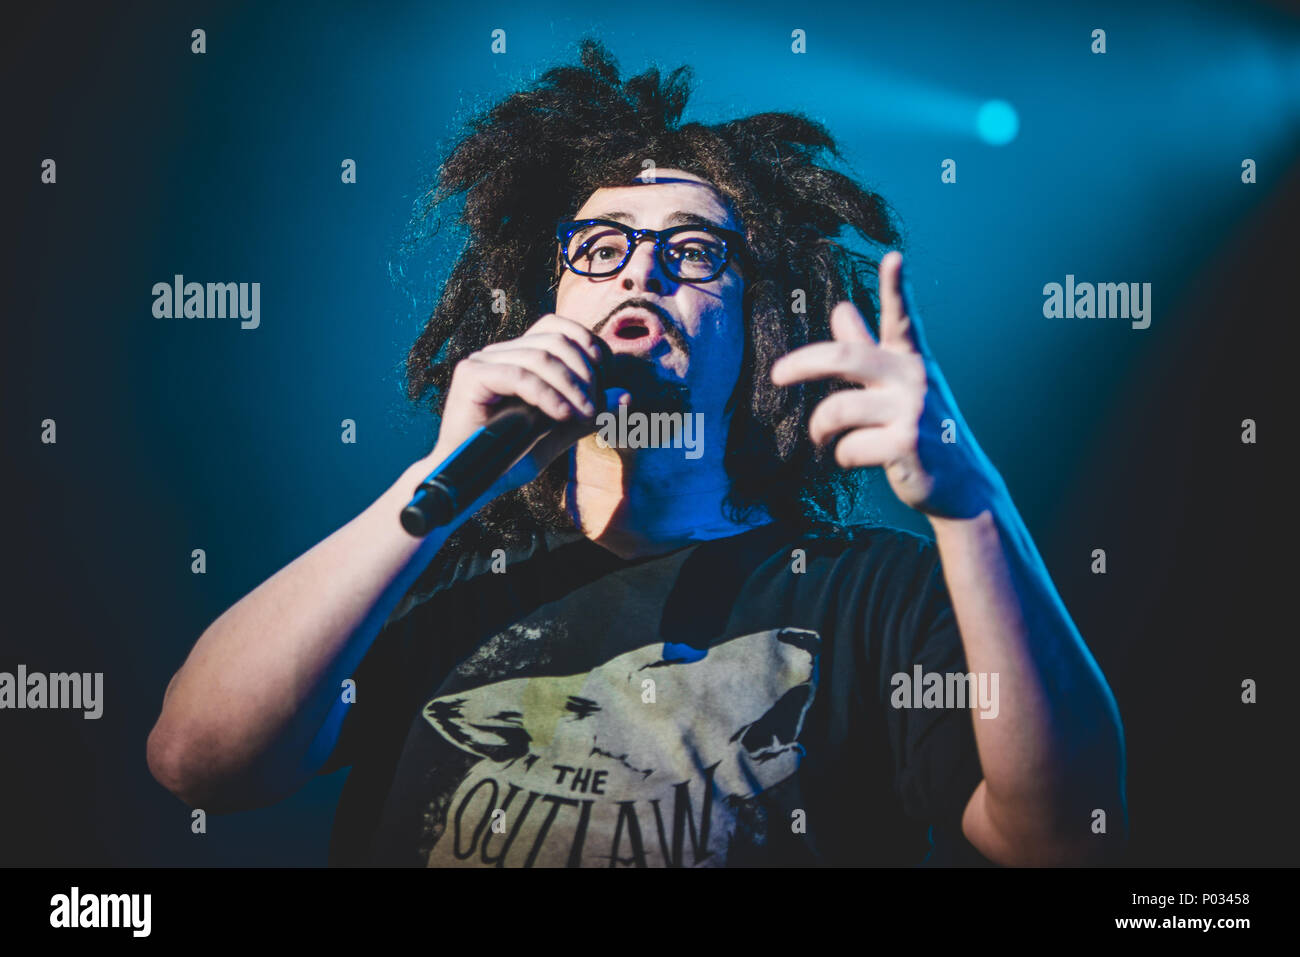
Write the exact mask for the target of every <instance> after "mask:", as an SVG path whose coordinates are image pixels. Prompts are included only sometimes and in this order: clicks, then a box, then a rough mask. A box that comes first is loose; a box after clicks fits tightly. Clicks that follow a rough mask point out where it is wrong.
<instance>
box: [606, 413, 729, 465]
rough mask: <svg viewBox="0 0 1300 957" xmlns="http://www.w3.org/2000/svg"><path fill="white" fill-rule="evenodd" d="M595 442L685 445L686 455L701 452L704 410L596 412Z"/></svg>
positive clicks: (624, 446)
mask: <svg viewBox="0 0 1300 957" xmlns="http://www.w3.org/2000/svg"><path fill="white" fill-rule="evenodd" d="M596 444H598V445H599V446H600V447H601V448H603V449H608V448H618V449H660V448H665V449H666V448H673V449H685V454H686V457H687V458H688V459H698V458H699V457H700V456H701V455H703V454H704V413H703V412H629V411H628V410H627V406H626V405H619V407H618V413H617V415H616V414H615V413H613V412H602V413H600V415H598V416H596Z"/></svg>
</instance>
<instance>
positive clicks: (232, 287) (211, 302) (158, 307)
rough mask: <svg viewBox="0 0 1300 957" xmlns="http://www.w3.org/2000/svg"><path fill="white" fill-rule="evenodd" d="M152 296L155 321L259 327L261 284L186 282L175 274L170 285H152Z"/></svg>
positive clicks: (162, 283)
mask: <svg viewBox="0 0 1300 957" xmlns="http://www.w3.org/2000/svg"><path fill="white" fill-rule="evenodd" d="M153 296H154V300H153V314H154V317H155V318H157V319H235V318H239V319H242V320H244V321H243V322H241V323H240V324H239V328H241V329H256V328H257V327H258V326H259V325H261V324H262V284H261V283H260V282H210V283H206V284H205V283H201V282H186V281H185V277H184V276H182V275H180V274H179V273H178V274H177V275H176V276H174V277H173V279H172V281H171V282H170V283H166V282H156V283H154V284H153Z"/></svg>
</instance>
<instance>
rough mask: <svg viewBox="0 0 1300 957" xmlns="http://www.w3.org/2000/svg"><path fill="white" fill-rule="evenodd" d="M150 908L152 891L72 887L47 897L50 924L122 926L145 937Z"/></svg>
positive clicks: (135, 934)
mask: <svg viewBox="0 0 1300 957" xmlns="http://www.w3.org/2000/svg"><path fill="white" fill-rule="evenodd" d="M152 911H153V895H152V894H82V893H81V889H80V888H78V887H73V888H72V891H71V893H68V894H55V895H54V896H53V897H51V898H50V926H51V927H125V928H129V929H130V930H131V936H132V937H148V936H149V931H150V929H151V927H152V923H153V921H152V920H151V913H152Z"/></svg>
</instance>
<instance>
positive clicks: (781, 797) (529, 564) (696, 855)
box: [320, 523, 987, 867]
mask: <svg viewBox="0 0 1300 957" xmlns="http://www.w3.org/2000/svg"><path fill="white" fill-rule="evenodd" d="M431 567H432V566H431ZM915 665H920V666H921V667H922V669H923V671H924V672H927V673H928V672H940V673H947V672H960V673H964V672H965V671H966V663H965V655H964V652H963V649H962V645H961V640H960V636H959V634H958V631H957V625H956V621H955V618H954V615H953V611H952V606H951V604H950V601H949V598H948V594H947V590H946V587H945V583H944V579H943V573H942V569H941V567H940V565H939V561H938V552H937V549H936V548H935V546H934V544H933V542H931V541H929V540H928V539H925V538H922V537H920V536H917V535H914V534H912V533H910V532H906V531H902V530H899V529H892V528H885V527H876V528H869V529H859V530H857V531H856V532H855V533H854V534H853V535H847V534H845V535H838V536H836V537H814V536H810V535H806V534H800V533H798V532H795V531H792V530H790V529H789V528H787V527H785V526H783V525H781V524H779V523H771V524H768V525H764V526H760V527H758V528H754V529H750V530H748V531H746V532H744V533H742V534H739V535H735V536H732V537H729V538H724V539H714V540H711V541H704V542H700V543H698V544H695V545H691V546H689V547H687V548H683V549H680V550H677V551H674V552H671V553H669V554H667V555H660V556H655V557H652V558H648V559H639V560H632V561H628V560H624V559H621V558H619V557H618V556H616V555H614V554H613V553H611V552H609V551H607V550H606V549H604V548H601V547H600V546H598V545H596V544H595V543H593V542H591V541H590V540H589V539H587V538H586V537H584V536H583V535H581V534H580V533H579V532H577V531H571V532H563V533H556V532H547V533H538V534H535V535H533V536H532V541H531V543H530V544H529V545H528V546H527V547H525V548H520V549H515V550H513V551H511V552H509V553H506V552H504V551H498V552H497V553H496V554H495V555H494V554H492V553H491V552H487V553H485V554H482V555H470V554H467V555H462V556H460V557H459V558H458V560H456V561H455V562H454V563H448V566H447V570H446V571H443V572H440V573H438V574H437V575H431V574H430V573H429V572H428V571H426V573H425V574H424V575H423V576H421V579H420V580H418V581H417V582H416V583H415V585H414V586H413V587H412V588H411V589H410V591H408V593H407V594H406V596H405V597H404V598H403V599H402V601H401V602H400V603H399V604H398V605H397V607H396V608H395V609H394V610H393V613H392V614H391V615H390V616H389V619H388V621H387V623H386V624H385V625H384V627H383V629H382V630H381V631H380V633H379V635H378V636H377V637H376V639H375V641H374V644H373V645H372V646H371V648H370V649H369V650H368V652H367V653H366V655H365V657H364V658H363V660H362V661H361V663H360V665H359V666H358V667H357V669H356V671H355V674H354V676H353V677H354V678H355V682H356V687H355V694H356V702H355V703H354V704H351V705H349V706H348V711H347V713H346V716H345V717H344V718H343V724H342V728H341V730H340V735H339V740H338V743H337V745H336V746H335V749H334V751H333V753H332V754H331V755H330V757H329V759H328V761H327V762H326V764H325V765H324V767H323V768H322V769H321V772H320V773H322V774H325V773H330V772H332V771H334V770H337V769H338V768H341V767H345V766H348V765H351V766H352V770H351V772H350V775H349V778H348V780H347V782H346V784H345V786H344V790H343V793H342V795H341V797H340V801H339V806H338V811H337V813H336V817H335V825H334V834H333V839H332V841H331V846H330V863H331V864H334V865H350V864H382V865H404V866H434V867H446V866H525V867H527V866H536V867H540V866H575V865H578V866H601V867H612V866H652V867H658V866H665V865H669V866H674V865H677V866H721V865H728V866H737V865H740V866H745V865H818V864H821V865H879V864H886V865H912V864H920V863H923V862H924V863H927V864H934V863H947V864H983V863H987V862H986V861H984V859H983V858H982V857H980V856H979V855H978V854H976V853H975V851H974V849H973V848H972V847H971V846H970V845H969V844H968V843H967V842H966V840H965V838H964V837H963V836H962V834H961V826H960V821H961V815H962V812H963V810H964V809H965V807H966V804H967V802H968V801H969V799H970V796H971V793H972V792H973V791H974V789H975V787H976V785H977V784H978V783H979V781H980V779H981V778H982V773H981V771H980V765H979V757H978V754H977V752H976V749H975V739H974V730H973V724H972V713H971V711H970V709H969V708H965V709H962V708H947V709H945V708H895V707H892V706H891V691H892V687H893V686H892V684H891V676H894V675H896V674H899V673H903V674H906V675H909V676H910V675H912V674H913V671H914V666H915ZM932 845H933V847H932Z"/></svg>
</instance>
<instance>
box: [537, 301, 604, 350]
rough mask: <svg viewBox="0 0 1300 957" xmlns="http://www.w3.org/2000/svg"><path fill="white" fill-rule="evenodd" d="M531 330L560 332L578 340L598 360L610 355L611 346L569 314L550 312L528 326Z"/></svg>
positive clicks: (575, 340)
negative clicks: (569, 316) (568, 315)
mask: <svg viewBox="0 0 1300 957" xmlns="http://www.w3.org/2000/svg"><path fill="white" fill-rule="evenodd" d="M528 331H529V332H558V333H560V334H561V335H564V336H567V337H568V338H570V339H572V340H573V341H574V342H576V343H577V344H578V345H579V346H580V347H581V348H582V350H583V351H584V352H586V353H587V355H589V356H591V358H592V359H593V360H595V361H596V362H603V361H604V360H605V359H606V358H608V357H609V346H608V345H606V343H605V342H604V341H603V340H602V339H601V338H600V337H599V336H597V335H596V334H595V333H594V332H592V331H591V330H590V329H588V328H587V327H586V326H584V325H583V324H582V323H580V322H578V321H577V320H576V319H570V318H568V317H567V316H561V315H558V314H557V313H554V312H548V313H547V314H546V315H544V316H542V318H540V319H538V320H537V321H536V322H534V323H533V324H532V325H531V326H529V327H528Z"/></svg>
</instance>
